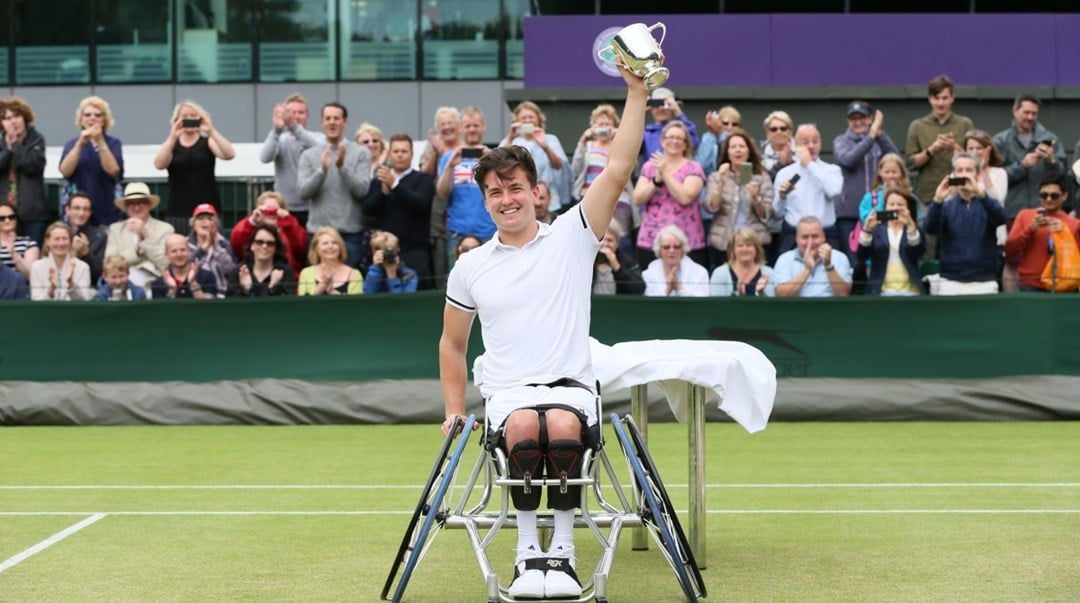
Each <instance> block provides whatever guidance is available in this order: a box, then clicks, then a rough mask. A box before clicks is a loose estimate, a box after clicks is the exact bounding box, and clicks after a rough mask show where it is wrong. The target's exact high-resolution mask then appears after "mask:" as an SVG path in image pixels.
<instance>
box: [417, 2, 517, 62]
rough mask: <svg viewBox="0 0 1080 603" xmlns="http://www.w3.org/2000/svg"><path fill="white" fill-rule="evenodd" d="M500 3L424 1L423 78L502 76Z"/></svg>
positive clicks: (422, 22)
mask: <svg viewBox="0 0 1080 603" xmlns="http://www.w3.org/2000/svg"><path fill="white" fill-rule="evenodd" d="M499 4H500V3H499V0H421V14H422V15H423V16H424V17H427V18H426V19H423V20H422V21H421V32H422V33H423V39H424V42H423V44H424V79H428V80H475V79H496V78H498V77H499V34H500V29H501V28H500V27H499Z"/></svg>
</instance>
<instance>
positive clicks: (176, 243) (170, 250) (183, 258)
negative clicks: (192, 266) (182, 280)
mask: <svg viewBox="0 0 1080 603" xmlns="http://www.w3.org/2000/svg"><path fill="white" fill-rule="evenodd" d="M165 257H167V258H169V264H170V265H171V266H172V268H173V273H174V274H176V275H180V272H181V270H185V269H187V265H188V260H190V259H191V249H190V248H189V247H188V242H187V239H186V238H184V235H177V234H174V235H169V236H168V238H166V239H165Z"/></svg>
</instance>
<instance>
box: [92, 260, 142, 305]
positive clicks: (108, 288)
mask: <svg viewBox="0 0 1080 603" xmlns="http://www.w3.org/2000/svg"><path fill="white" fill-rule="evenodd" d="M101 280H102V281H104V282H103V283H101V287H100V288H99V289H98V292H97V295H95V296H94V301H129V300H135V299H146V290H145V289H143V288H142V287H140V286H138V285H136V284H133V283H129V282H128V263H127V260H125V259H124V256H122V255H120V254H118V253H117V254H113V255H110V256H109V257H107V258H105V261H104V262H103V263H102V271H101Z"/></svg>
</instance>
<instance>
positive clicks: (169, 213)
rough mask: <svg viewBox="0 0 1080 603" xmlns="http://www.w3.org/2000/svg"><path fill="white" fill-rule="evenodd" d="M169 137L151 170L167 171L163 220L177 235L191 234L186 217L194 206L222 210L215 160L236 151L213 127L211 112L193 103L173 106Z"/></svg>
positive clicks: (162, 145)
mask: <svg viewBox="0 0 1080 603" xmlns="http://www.w3.org/2000/svg"><path fill="white" fill-rule="evenodd" d="M169 123H170V124H171V125H170V127H169V135H168V136H167V137H165V142H163V143H161V146H160V147H159V148H158V152H157V155H155V156H154V167H155V168H157V169H159V170H168V172H169V197H168V199H169V203H168V206H167V207H166V209H165V221H166V222H168V223H170V224H172V225H173V228H174V229H176V232H178V233H181V234H187V233H188V232H190V225H189V223H188V217H189V216H191V215H192V212H193V211H194V210H195V206H197V205H199V204H202V203H209V204H210V205H213V206H214V209H215V210H217V211H221V198H220V196H219V195H218V190H217V180H216V178H215V177H214V166H215V163H216V162H217V160H218V159H222V160H225V161H228V160H230V159H232V158H233V157H235V156H236V150H235V149H233V145H232V143H231V142H229V139H228V138H225V136H224V135H223V134H222V133H221V132H219V131H218V130H217V128H215V127H214V122H213V121H212V120H211V119H210V113H208V112H207V111H206V109H203V108H202V107H200V106H199V105H198V104H196V103H195V102H194V101H190V100H185V101H181V102H180V103H179V104H177V105H176V106H175V107H173V112H172V117H171V118H170V120H169Z"/></svg>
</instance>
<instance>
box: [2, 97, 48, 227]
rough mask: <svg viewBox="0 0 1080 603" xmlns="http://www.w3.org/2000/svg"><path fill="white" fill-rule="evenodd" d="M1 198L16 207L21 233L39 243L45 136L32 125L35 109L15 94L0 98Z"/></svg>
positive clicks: (44, 221) (43, 220)
mask: <svg viewBox="0 0 1080 603" xmlns="http://www.w3.org/2000/svg"><path fill="white" fill-rule="evenodd" d="M0 117H2V118H3V135H4V136H3V139H2V140H0V198H3V199H6V200H7V201H9V202H11V203H12V204H13V205H15V207H16V208H17V209H18V210H19V220H20V221H21V222H22V227H23V233H24V234H25V235H26V236H28V237H30V238H31V239H34V241H36V242H37V243H38V244H39V245H40V244H41V243H42V241H43V235H44V233H45V226H46V224H47V223H48V219H49V211H48V209H47V208H46V207H45V137H44V136H42V135H41V133H39V132H38V131H37V130H36V129H35V128H34V110H33V109H31V108H30V105H29V104H27V102H26V101H25V100H23V99H21V98H19V97H17V96H11V97H8V98H4V99H0Z"/></svg>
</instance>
